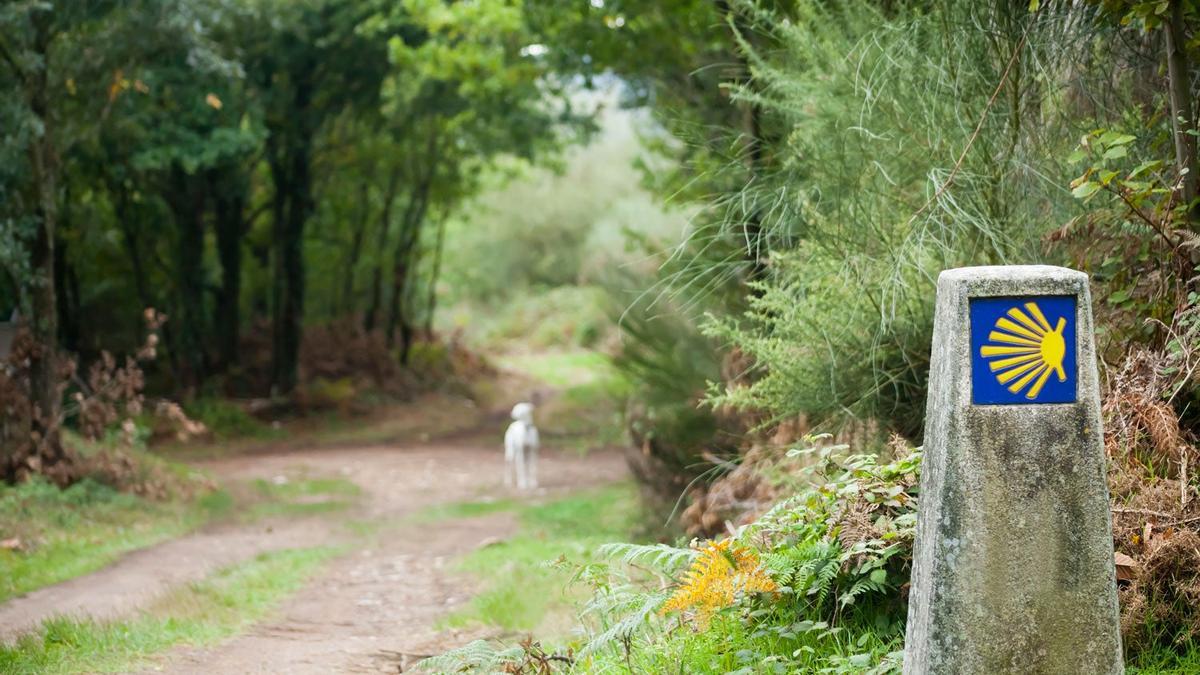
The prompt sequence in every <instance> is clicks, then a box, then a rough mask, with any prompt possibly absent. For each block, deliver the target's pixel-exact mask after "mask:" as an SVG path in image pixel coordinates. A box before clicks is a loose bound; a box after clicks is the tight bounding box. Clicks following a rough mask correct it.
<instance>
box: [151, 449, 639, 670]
mask: <svg viewBox="0 0 1200 675" xmlns="http://www.w3.org/2000/svg"><path fill="white" fill-rule="evenodd" d="M213 468H214V469H216V470H217V471H218V472H219V473H223V474H226V473H229V474H233V475H237V476H240V477H247V476H251V477H266V476H269V475H276V474H278V473H279V472H282V471H289V470H291V471H296V470H299V471H307V472H310V473H311V474H313V475H321V474H330V473H335V472H336V473H338V474H340V475H342V476H344V477H346V478H347V479H349V480H351V481H353V482H354V483H356V484H358V485H359V486H361V487H362V488H363V490H364V492H365V493H366V500H365V502H366V503H365V505H364V506H365V509H366V513H367V514H368V515H369V517H371V518H373V519H375V520H376V521H382V522H385V523H386V522H393V523H397V526H395V527H385V528H384V529H383V530H382V531H381V532H380V533H379V535H378V536H377V537H376V538H375V539H376V541H375V542H374V543H373V544H372V545H370V546H368V547H365V548H362V549H360V550H357V551H354V552H353V553H351V554H349V555H346V556H344V557H342V558H340V559H338V560H337V561H335V562H334V563H332V564H331V565H329V566H328V567H327V568H326V569H325V571H324V572H323V573H322V574H321V576H320V577H319V578H317V579H315V580H313V581H312V582H311V583H310V584H309V585H308V587H307V588H305V589H304V590H302V591H301V592H300V593H298V594H296V595H294V596H293V597H292V598H291V599H289V600H288V601H287V602H285V603H284V605H283V607H282V608H281V609H280V611H279V612H277V613H276V615H275V616H276V617H277V618H275V619H274V620H268V621H266V622H263V623H261V624H260V625H258V626H256V627H254V628H252V629H251V630H250V631H249V632H247V633H246V634H244V635H242V636H240V637H237V638H234V639H233V640H230V641H228V642H226V643H224V644H221V645H217V646H214V647H210V648H200V649H197V648H190V649H181V650H178V651H176V652H175V653H173V654H170V655H168V656H167V657H166V659H164V661H163V662H162V663H161V664H160V665H159V667H158V668H156V669H153V670H152V671H150V672H163V671H165V672H170V673H197V674H199V673H364V672H365V673H374V672H386V673H395V672H397V670H398V668H403V669H405V670H407V666H408V665H409V664H410V663H411V662H413V661H415V660H416V657H418V656H420V655H429V654H436V653H438V652H440V651H444V650H445V649H448V648H450V647H454V646H458V645H461V644H463V643H465V642H466V641H468V640H470V639H473V638H475V637H479V636H480V635H479V634H478V633H477V632H476V633H470V632H461V631H449V632H439V631H437V630H436V628H435V625H436V621H437V619H438V618H439V617H441V616H443V615H444V614H445V613H447V612H448V611H450V610H452V609H454V608H455V607H457V606H459V605H461V604H462V603H464V602H467V601H468V600H470V597H471V590H472V589H471V588H470V582H469V580H467V579H465V578H464V577H463V576H462V575H460V574H456V573H454V572H452V571H451V569H450V567H451V563H452V561H453V559H454V558H456V557H457V556H460V555H463V554H466V553H469V552H471V551H472V550H474V549H476V548H478V547H480V546H482V545H486V544H487V543H488V542H491V541H495V540H496V539H497V538H503V537H504V536H507V535H508V534H510V533H512V532H513V531H514V530H515V529H516V522H515V519H514V518H513V516H512V514H508V513H498V514H493V515H490V516H487V517H482V518H469V519H456V520H439V521H436V522H433V523H415V522H411V521H410V522H407V523H405V522H404V520H405V519H406V517H407V516H409V515H411V514H413V513H415V512H416V511H417V510H419V509H421V508H424V507H426V506H429V505H432V504H437V503H444V502H451V501H461V500H464V499H480V498H485V497H489V496H490V497H503V496H511V495H512V493H511V492H510V491H508V490H506V489H505V488H504V487H503V486H502V484H501V483H502V480H501V479H502V475H503V473H502V471H503V456H502V452H501V451H500V449H499V448H498V446H497V443H496V439H494V438H492V437H491V436H488V437H477V438H466V439H455V440H454V441H453V442H442V443H429V444H423V445H414V446H408V447H398V448H364V449H358V450H337V451H323V452H322V451H305V452H301V453H294V454H281V455H274V456H267V457H250V458H240V459H235V460H229V461H226V462H222V463H221V464H220V465H215V466H214V467H213ZM539 472H540V474H541V478H542V480H541V482H542V486H543V488H542V490H540V491H539V495H540V496H555V495H561V494H565V493H569V492H571V491H574V490H578V489H581V488H586V487H591V486H594V485H599V484H603V483H606V482H610V481H614V480H618V479H621V478H623V477H624V476H625V475H626V468H625V463H624V460H623V458H622V456H621V454H620V453H618V452H595V453H592V454H589V455H588V456H586V457H583V458H580V457H578V456H576V455H573V454H559V453H555V452H544V453H543V455H542V458H541V463H540V465H539Z"/></svg>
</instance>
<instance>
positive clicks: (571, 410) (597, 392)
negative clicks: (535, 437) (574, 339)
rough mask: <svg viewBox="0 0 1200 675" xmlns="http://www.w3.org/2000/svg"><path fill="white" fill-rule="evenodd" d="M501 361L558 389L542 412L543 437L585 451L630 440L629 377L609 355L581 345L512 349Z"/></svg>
mask: <svg viewBox="0 0 1200 675" xmlns="http://www.w3.org/2000/svg"><path fill="white" fill-rule="evenodd" d="M497 361H498V363H499V364H500V365H501V366H502V367H504V368H507V369H510V370H515V371H517V372H520V373H524V374H526V375H528V376H529V377H532V378H533V379H535V380H538V381H540V382H543V383H545V384H547V385H549V386H551V387H554V388H556V389H559V394H558V395H557V396H554V397H551V399H550V400H549V401H547V402H546V403H545V404H544V405H543V406H542V408H541V410H539V411H538V414H537V417H538V420H539V428H540V429H541V431H542V435H543V436H544V443H546V444H548V445H552V446H556V447H559V448H567V449H570V450H574V451H576V452H579V453H581V454H582V453H586V452H587V451H589V450H592V449H594V448H597V447H604V446H612V445H619V444H622V443H624V442H625V424H624V420H623V418H622V412H623V410H624V404H623V401H624V400H625V398H626V397H627V396H628V393H629V383H628V381H627V380H626V378H625V377H624V376H622V374H621V373H620V372H619V371H618V370H617V369H616V368H615V367H614V366H613V364H612V361H611V359H610V358H609V357H608V356H606V355H604V354H601V353H599V352H594V351H584V350H576V351H567V352H550V353H545V354H508V355H505V356H502V357H499V358H498V359H497Z"/></svg>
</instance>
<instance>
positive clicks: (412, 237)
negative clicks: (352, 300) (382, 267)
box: [386, 180, 431, 364]
mask: <svg viewBox="0 0 1200 675" xmlns="http://www.w3.org/2000/svg"><path fill="white" fill-rule="evenodd" d="M430 182H431V181H429V180H426V181H423V182H422V184H421V185H419V186H417V187H416V188H415V189H414V193H413V195H412V196H411V197H410V198H409V203H408V207H407V208H406V209H405V210H404V220H403V221H402V222H401V229H400V237H399V238H398V239H397V241H396V253H395V256H393V258H392V297H391V304H390V305H389V306H388V318H387V330H386V337H387V346H388V347H394V346H395V344H396V329H397V328H399V329H400V331H401V336H400V337H401V341H400V347H401V351H400V362H401V363H402V364H407V363H408V348H409V347H410V346H411V341H412V340H411V338H412V320H411V317H410V316H409V315H408V304H409V303H407V302H405V295H406V294H407V293H408V292H409V290H410V289H409V283H408V275H409V273H410V271H411V270H412V269H413V255H414V253H415V252H416V249H417V245H418V244H419V243H420V242H421V224H422V223H423V222H424V221H425V211H426V208H427V206H428V199H429V185H430Z"/></svg>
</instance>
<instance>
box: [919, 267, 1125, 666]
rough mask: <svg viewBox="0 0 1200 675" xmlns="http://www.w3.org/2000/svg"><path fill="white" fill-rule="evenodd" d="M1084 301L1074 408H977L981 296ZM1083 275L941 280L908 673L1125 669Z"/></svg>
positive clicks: (1000, 271)
mask: <svg viewBox="0 0 1200 675" xmlns="http://www.w3.org/2000/svg"><path fill="white" fill-rule="evenodd" d="M1069 295H1074V296H1076V298H1077V300H1076V304H1075V308H1076V309H1075V312H1076V317H1075V321H1076V331H1075V335H1076V340H1077V352H1076V353H1077V357H1078V359H1077V363H1078V370H1077V375H1076V377H1077V379H1076V383H1077V384H1076V386H1077V389H1076V392H1077V397H1076V400H1075V402H1074V403H1058V404H1025V405H974V404H973V403H972V386H971V377H972V373H971V359H972V356H971V353H970V344H969V343H970V330H969V304H970V299H971V298H973V297H1020V296H1069ZM1092 334H1093V331H1092V314H1091V298H1090V294H1089V292H1088V283H1087V275H1086V274H1083V273H1081V272H1076V271H1073V270H1068V269H1064V268H1061V267H1048V266H1007V267H972V268H962V269H955V270H948V271H946V272H943V273H942V275H941V276H940V277H939V278H938V287H937V310H936V315H935V323H934V333H933V353H932V362H931V364H932V370H931V372H930V378H929V393H928V402H927V408H926V427H925V460H924V469H923V473H922V477H921V497H920V499H921V504H920V516H919V518H920V520H919V524H918V528H917V542H916V554H915V560H914V565H913V578H912V587H911V591H910V594H909V603H910V605H909V613H908V629H907V639H906V650H905V657H904V672H905V673H907V674H908V675H919V674H924V673H956V674H957V673H963V674H968V673H970V674H976V673H978V674H980V675H983V674H987V675H996V674H1000V673H1021V674H1022V675H1030V674H1034V673H1045V674H1047V675H1066V674H1070V673H1081V674H1082V673H1087V674H1089V675H1094V674H1103V673H1122V672H1124V666H1123V664H1122V656H1121V642H1120V631H1119V621H1118V609H1117V596H1116V578H1115V570H1114V566H1113V548H1112V535H1111V532H1112V525H1111V522H1110V514H1109V508H1108V489H1107V485H1106V481H1105V464H1104V453H1103V446H1102V437H1103V434H1102V433H1101V426H1100V397H1099V385H1098V377H1097V372H1096V358H1095V351H1094V345H1093V338H1092Z"/></svg>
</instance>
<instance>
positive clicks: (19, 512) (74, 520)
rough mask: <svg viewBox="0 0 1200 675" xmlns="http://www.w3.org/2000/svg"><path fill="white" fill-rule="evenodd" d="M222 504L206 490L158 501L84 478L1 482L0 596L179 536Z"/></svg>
mask: <svg viewBox="0 0 1200 675" xmlns="http://www.w3.org/2000/svg"><path fill="white" fill-rule="evenodd" d="M228 507H229V502H228V495H226V494H225V493H223V492H215V493H211V494H209V495H207V496H205V497H202V498H201V499H199V500H197V501H194V502H191V503H162V502H155V501H150V500H147V499H143V498H141V497H136V496H134V495H130V494H125V493H120V492H117V491H116V490H114V489H113V488H111V487H108V486H106V485H102V484H100V483H97V482H95V481H93V480H90V479H85V480H82V481H80V482H78V483H76V484H74V485H72V486H71V487H69V488H67V489H65V490H62V489H59V488H58V487H57V486H55V485H52V484H50V483H49V482H47V481H44V480H40V479H39V480H31V481H28V482H26V483H22V484H20V485H16V486H4V487H0V532H3V533H4V537H5V538H7V539H12V540H15V542H16V543H17V547H16V548H15V549H9V548H3V549H0V600H2V599H7V598H11V597H13V596H16V595H20V594H22V593H27V592H29V591H31V590H34V589H36V588H41V587H43V586H48V585H50V584H54V583H58V582H61V581H65V580H67V579H71V578H73V577H77V576H80V575H83V574H87V573H88V572H92V571H95V570H97V569H100V568H101V567H103V566H105V565H107V564H109V563H111V562H112V561H114V560H116V559H117V558H118V557H120V556H121V555H123V554H125V553H127V552H129V551H132V550H136V549H139V548H144V547H146V546H150V545H152V544H155V543H158V542H160V541H164V540H166V539H169V538H171V537H175V536H178V535H180V534H183V533H184V532H187V531H188V530H190V529H193V528H195V527H198V526H199V525H202V524H203V523H205V522H207V521H208V520H210V519H212V518H213V517H215V516H218V515H220V514H221V513H223V512H225V511H226V510H227V509H228Z"/></svg>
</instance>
